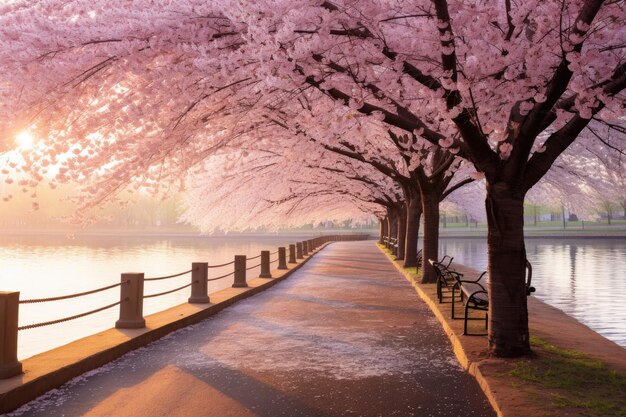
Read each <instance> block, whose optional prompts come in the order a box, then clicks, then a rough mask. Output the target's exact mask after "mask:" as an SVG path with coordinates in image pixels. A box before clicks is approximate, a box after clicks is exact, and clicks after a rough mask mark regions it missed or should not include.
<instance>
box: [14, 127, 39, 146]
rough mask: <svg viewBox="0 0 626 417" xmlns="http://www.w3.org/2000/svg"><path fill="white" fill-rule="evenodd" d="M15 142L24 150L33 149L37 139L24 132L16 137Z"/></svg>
mask: <svg viewBox="0 0 626 417" xmlns="http://www.w3.org/2000/svg"><path fill="white" fill-rule="evenodd" d="M15 142H17V144H18V146H19V147H20V148H22V149H30V148H32V147H33V143H34V142H35V138H34V137H33V135H32V134H31V133H29V132H26V131H23V132H20V133H18V134H17V136H15Z"/></svg>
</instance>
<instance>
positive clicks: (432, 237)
mask: <svg viewBox="0 0 626 417" xmlns="http://www.w3.org/2000/svg"><path fill="white" fill-rule="evenodd" d="M440 198H441V196H440V195H438V194H437V193H434V192H433V191H428V192H425V193H423V194H422V210H423V216H424V238H423V244H422V270H423V275H422V282H423V283H432V282H437V275H436V274H435V270H434V269H433V267H432V265H430V263H429V262H428V260H429V259H434V260H438V259H439V199H440Z"/></svg>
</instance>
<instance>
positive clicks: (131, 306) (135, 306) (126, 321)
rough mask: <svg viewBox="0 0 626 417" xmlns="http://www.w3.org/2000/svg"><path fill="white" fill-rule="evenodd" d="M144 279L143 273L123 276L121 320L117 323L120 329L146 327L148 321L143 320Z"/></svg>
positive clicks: (130, 273) (129, 273) (124, 274)
mask: <svg viewBox="0 0 626 417" xmlns="http://www.w3.org/2000/svg"><path fill="white" fill-rule="evenodd" d="M143 278H144V275H143V272H126V273H123V274H122V285H121V286H120V301H121V304H120V319H119V320H118V321H116V322H115V327H117V328H118V329H140V328H142V327H146V320H145V319H144V318H143Z"/></svg>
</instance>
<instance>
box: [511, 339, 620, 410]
mask: <svg viewBox="0 0 626 417" xmlns="http://www.w3.org/2000/svg"><path fill="white" fill-rule="evenodd" d="M531 345H532V346H533V349H534V350H535V352H536V353H537V358H536V359H531V360H527V361H522V362H518V363H516V364H515V366H514V368H513V370H511V371H510V374H511V376H513V377H515V378H517V379H518V380H519V381H520V383H521V386H525V387H533V386H534V387H536V388H537V389H538V391H539V392H541V393H543V394H544V395H548V396H549V400H550V405H551V406H552V407H554V408H556V409H577V410H579V411H584V414H585V415H589V416H602V417H609V416H618V417H626V395H625V393H626V376H625V375H622V374H620V373H618V372H616V371H612V370H610V369H607V367H606V365H605V364H604V363H603V362H602V361H600V360H598V359H595V358H593V357H590V356H589V355H587V354H585V353H582V352H578V351H575V350H571V349H561V348H559V347H556V346H553V345H552V344H550V343H548V342H547V341H545V340H543V339H540V338H537V337H532V338H531Z"/></svg>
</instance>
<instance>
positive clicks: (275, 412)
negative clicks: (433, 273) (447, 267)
mask: <svg viewBox="0 0 626 417" xmlns="http://www.w3.org/2000/svg"><path fill="white" fill-rule="evenodd" d="M8 415H9V416H18V415H19V416H42V417H43V416H45V417H55V416H83V415H85V416H116V417H124V416H146V417H147V416H180V417H195V416H215V417H218V416H219V417H229V416H233V417H234V416H238V417H239V416H259V417H277V416H289V417H295V416H420V417H427V416H454V417H457V416H464V417H470V416H476V417H483V416H485V417H486V416H494V415H495V413H494V412H493V410H492V409H491V408H490V406H489V404H488V403H487V401H486V399H485V397H484V395H483V393H482V391H481V390H480V388H479V387H478V384H477V383H476V381H475V380H474V379H473V378H472V377H471V376H470V375H468V374H466V373H465V372H464V371H463V370H462V369H461V367H460V366H459V365H458V364H457V362H456V359H455V357H454V355H453V353H452V350H451V347H450V344H449V342H448V339H447V337H446V336H445V335H444V333H443V331H442V330H441V329H440V326H439V324H438V322H437V320H436V319H435V317H434V316H433V315H432V313H431V312H430V310H429V309H428V307H427V306H426V305H425V304H424V303H423V302H422V301H421V300H420V299H419V298H418V296H417V295H416V294H415V291H414V289H413V288H412V287H411V285H410V284H409V283H407V282H406V281H405V279H404V278H403V277H402V276H401V275H400V274H399V273H398V272H397V271H396V270H395V268H394V267H393V265H391V264H390V263H389V261H388V260H387V259H386V257H385V256H384V255H383V254H382V253H381V252H380V251H379V250H378V249H377V248H376V246H375V244H374V242H372V241H365V242H338V243H334V244H332V245H330V246H328V247H327V248H325V249H324V250H322V252H320V253H319V254H317V255H316V256H315V257H314V258H313V259H311V260H310V261H309V262H308V263H307V264H306V265H304V266H303V268H302V269H300V270H299V271H297V272H296V273H295V274H294V275H293V276H291V277H290V278H289V279H287V280H286V281H284V282H282V283H280V284H278V285H276V286H275V287H273V288H271V289H269V290H267V291H265V292H263V293H261V294H259V295H256V296H254V297H252V298H250V299H247V300H244V301H242V302H240V303H238V304H236V305H234V306H232V307H230V308H228V309H226V310H225V311H223V312H221V313H219V314H217V315H216V316H214V317H212V318H209V319H207V320H205V321H203V322H201V323H199V324H196V325H194V326H190V327H188V328H185V329H183V330H180V331H178V332H175V333H172V334H171V335H169V336H167V337H165V338H163V339H161V340H159V341H157V342H155V343H153V344H151V345H149V346H147V347H145V348H142V349H139V350H136V351H134V352H131V353H130V354H127V355H125V356H124V357H122V358H120V359H119V360H117V361H115V362H112V363H111V364H109V365H107V366H105V367H103V368H100V369H97V370H95V371H92V372H90V373H88V374H85V375H83V376H81V377H79V378H76V379H74V380H73V381H71V382H69V383H68V384H66V385H64V386H63V387H61V388H59V389H58V390H55V391H53V392H51V393H48V394H46V395H45V396H43V397H40V398H39V399H37V400H35V401H33V402H31V403H29V404H27V405H25V406H23V407H22V408H21V409H19V410H17V411H16V412H13V413H10V414H8Z"/></svg>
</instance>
